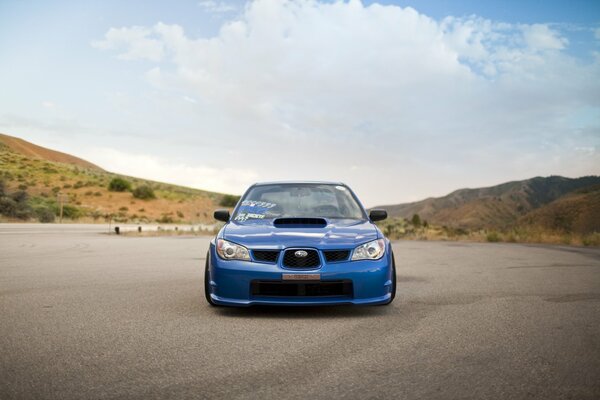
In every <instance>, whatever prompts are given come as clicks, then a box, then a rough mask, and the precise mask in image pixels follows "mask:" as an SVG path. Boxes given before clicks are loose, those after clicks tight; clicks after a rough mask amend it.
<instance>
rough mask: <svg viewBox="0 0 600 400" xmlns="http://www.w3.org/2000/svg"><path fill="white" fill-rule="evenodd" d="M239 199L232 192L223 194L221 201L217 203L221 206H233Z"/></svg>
mask: <svg viewBox="0 0 600 400" xmlns="http://www.w3.org/2000/svg"><path fill="white" fill-rule="evenodd" d="M239 200H240V196H234V195H232V194H225V195H223V197H222V198H221V202H220V203H219V204H220V205H221V206H223V207H235V205H236V204H237V202H238V201H239Z"/></svg>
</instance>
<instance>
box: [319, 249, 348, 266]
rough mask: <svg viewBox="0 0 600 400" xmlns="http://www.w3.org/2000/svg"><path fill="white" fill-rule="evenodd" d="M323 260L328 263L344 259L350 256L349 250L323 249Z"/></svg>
mask: <svg viewBox="0 0 600 400" xmlns="http://www.w3.org/2000/svg"><path fill="white" fill-rule="evenodd" d="M323 254H324V255H325V260H326V261H327V262H329V263H331V262H338V261H346V260H347V259H348V257H349V256H350V250H327V251H324V252H323Z"/></svg>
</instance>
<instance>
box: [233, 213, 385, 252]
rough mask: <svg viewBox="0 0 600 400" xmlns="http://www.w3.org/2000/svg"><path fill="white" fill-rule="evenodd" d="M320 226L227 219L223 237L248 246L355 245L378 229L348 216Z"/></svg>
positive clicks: (344, 246)
mask: <svg viewBox="0 0 600 400" xmlns="http://www.w3.org/2000/svg"><path fill="white" fill-rule="evenodd" d="M326 221H327V223H326V225H325V226H319V227H281V226H275V225H274V224H273V220H259V221H246V222H230V223H228V224H227V225H226V226H225V228H224V230H223V235H222V237H223V239H225V240H229V241H232V242H235V243H238V244H241V245H244V246H246V247H250V248H254V249H256V248H271V249H273V248H277V249H282V248H286V247H316V248H320V249H327V248H338V249H339V248H354V247H356V246H358V245H359V244H362V243H366V242H369V241H371V240H375V239H377V238H378V230H377V228H376V227H375V225H374V224H373V223H372V222H370V221H357V220H348V219H336V220H326Z"/></svg>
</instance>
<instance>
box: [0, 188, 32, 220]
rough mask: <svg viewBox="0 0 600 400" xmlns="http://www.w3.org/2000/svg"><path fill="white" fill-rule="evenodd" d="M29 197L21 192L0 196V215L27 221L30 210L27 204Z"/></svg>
mask: <svg viewBox="0 0 600 400" xmlns="http://www.w3.org/2000/svg"><path fill="white" fill-rule="evenodd" d="M28 200H29V195H28V194H27V192H25V191H23V190H19V191H17V192H14V193H11V194H8V193H4V196H0V214H2V215H4V216H6V217H11V218H19V219H29V218H31V215H32V209H31V207H30V206H29V203H28Z"/></svg>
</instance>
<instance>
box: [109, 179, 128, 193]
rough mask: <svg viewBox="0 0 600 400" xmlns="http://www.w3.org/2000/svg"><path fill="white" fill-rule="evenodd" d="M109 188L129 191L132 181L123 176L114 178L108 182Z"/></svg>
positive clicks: (115, 190)
mask: <svg viewBox="0 0 600 400" xmlns="http://www.w3.org/2000/svg"><path fill="white" fill-rule="evenodd" d="M108 190H110V191H111V192H129V191H130V190H131V183H129V181H127V180H125V179H123V178H113V179H112V180H111V181H110V183H109V184H108Z"/></svg>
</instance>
